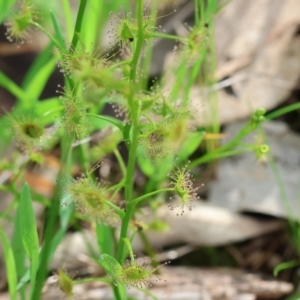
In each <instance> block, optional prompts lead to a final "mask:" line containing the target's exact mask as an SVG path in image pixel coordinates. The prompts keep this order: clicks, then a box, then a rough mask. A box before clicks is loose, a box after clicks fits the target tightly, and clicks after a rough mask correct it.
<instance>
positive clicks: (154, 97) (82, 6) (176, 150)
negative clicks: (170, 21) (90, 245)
mask: <svg viewBox="0 0 300 300" xmlns="http://www.w3.org/2000/svg"><path fill="white" fill-rule="evenodd" d="M72 2H73V1H69V0H57V1H51V3H50V4H51V7H46V3H44V1H34V0H20V1H15V0H0V18H1V21H2V22H3V23H4V25H5V26H6V30H7V31H6V35H7V39H8V41H9V42H11V43H13V44H15V47H20V48H21V47H24V45H26V44H27V43H30V42H31V41H32V40H34V37H35V36H36V35H37V34H38V35H44V37H45V38H46V40H47V44H46V46H45V48H44V49H43V50H42V51H41V52H40V53H39V54H38V56H37V57H36V59H35V61H34V62H33V64H32V65H31V67H30V69H29V70H28V72H27V74H26V76H25V78H24V80H23V83H22V85H21V86H18V85H17V84H15V83H14V82H13V81H12V80H11V79H10V78H9V77H8V76H7V75H5V74H4V72H0V85H1V86H2V87H3V88H4V89H6V90H7V91H8V92H10V93H11V94H12V95H13V96H14V97H15V99H16V104H15V106H14V108H13V109H12V110H11V111H5V110H2V116H1V118H0V124H1V129H2V130H1V131H0V138H1V143H0V151H1V160H0V171H1V172H2V174H3V176H2V177H1V182H0V189H1V190H2V191H5V192H6V193H8V194H10V195H11V197H12V202H11V204H10V205H9V206H8V207H7V208H6V209H5V210H4V211H3V212H1V218H2V220H6V221H8V222H10V224H11V227H13V233H12V235H10V234H9V233H8V232H6V230H5V228H0V239H1V243H2V246H3V250H4V251H3V253H4V258H5V263H6V270H7V281H8V287H9V293H10V299H12V300H16V299H22V300H25V299H31V300H38V299H41V298H42V289H43V286H44V284H45V281H46V279H47V276H49V268H48V266H49V262H50V261H51V259H52V258H53V256H54V254H55V252H56V249H57V247H58V246H59V245H60V243H61V241H62V240H63V238H64V236H65V234H66V232H67V230H68V228H69V226H74V224H75V228H80V226H81V224H82V223H83V222H87V223H89V224H91V228H92V229H93V230H94V231H95V235H96V237H97V244H98V246H99V253H100V254H98V256H96V257H93V259H94V260H95V261H96V262H97V263H99V265H101V266H102V267H103V269H104V270H105V272H106V275H105V276H103V277H101V278H92V277H91V278H83V279H82V278H80V279H78V278H77V279H76V278H71V277H72V276H69V275H68V273H67V272H66V271H65V270H64V269H63V265H62V266H61V269H59V270H57V272H56V277H57V284H58V285H59V287H60V289H61V290H62V292H63V293H64V294H65V295H66V296H67V297H71V296H72V295H73V287H74V285H77V284H81V283H83V282H91V281H104V282H107V283H108V284H110V286H111V288H112V291H113V295H114V299H117V300H124V299H127V293H126V289H127V288H130V287H133V288H138V289H140V290H142V291H144V292H145V293H147V295H151V293H150V292H149V291H148V290H147V288H148V287H149V286H151V285H153V284H155V283H156V282H157V281H161V280H162V279H160V276H159V271H160V267H161V266H163V265H165V264H167V263H169V262H165V263H162V264H161V265H159V264H158V263H157V262H155V260H154V262H153V261H152V260H149V259H148V258H149V256H151V255H152V254H153V253H154V251H153V249H152V248H151V245H149V243H148V242H147V239H146V236H145V235H144V236H143V237H144V240H145V239H146V240H145V252H146V256H147V257H148V258H136V256H135V253H134V249H132V246H131V242H132V239H133V238H134V236H135V235H137V234H142V232H143V231H145V230H147V226H146V224H144V223H143V220H138V219H137V218H136V212H137V211H138V210H139V209H140V208H141V207H147V206H148V207H150V208H151V209H153V210H154V211H155V209H156V207H157V206H158V205H166V206H168V207H169V208H170V210H172V211H173V213H174V214H175V215H177V216H178V218H181V217H182V215H185V214H188V213H189V211H190V210H192V209H193V207H194V205H195V203H196V202H197V201H198V200H199V199H200V197H199V189H200V187H201V183H200V184H195V180H194V176H193V174H195V170H199V169H197V168H199V166H200V165H201V164H204V163H206V164H208V163H210V162H212V161H214V160H216V159H219V158H221V157H225V156H230V155H235V154H238V153H241V152H245V151H253V152H254V153H255V154H256V155H257V156H258V158H263V157H265V156H266V155H267V153H268V146H267V145H266V144H265V143H259V144H253V145H245V144H242V143H241V140H242V138H243V137H244V136H246V135H248V134H249V133H251V132H252V131H254V130H256V129H258V128H259V127H260V124H261V123H262V122H263V121H264V120H265V119H266V118H265V116H264V114H265V111H264V109H259V110H258V111H256V112H254V113H253V116H252V118H251V120H250V121H249V122H248V123H247V125H246V126H245V127H244V128H243V129H242V130H241V131H240V132H239V134H238V135H237V136H236V137H234V138H233V139H232V140H231V141H230V142H229V143H228V144H225V145H223V146H218V139H217V138H215V139H206V137H207V136H208V135H209V136H214V137H218V132H219V127H220V126H219V123H218V106H217V98H216V96H215V95H212V96H211V95H206V96H205V99H203V100H205V101H208V102H209V106H208V107H209V109H208V110H207V111H204V112H203V111H202V110H201V107H202V105H201V103H198V104H196V105H192V100H193V99H191V98H190V91H191V88H192V86H193V85H195V84H198V85H202V86H206V85H210V84H212V83H214V69H215V58H214V43H213V28H214V24H213V21H214V17H215V16H216V15H217V14H218V12H219V11H220V10H221V8H222V7H221V6H220V3H219V1H217V0H208V1H202V0H195V3H194V11H195V15H194V24H189V25H185V27H186V34H185V35H183V36H177V35H172V34H169V33H167V32H165V30H164V27H163V26H161V23H162V22H163V20H164V18H165V17H166V16H170V15H171V16H172V15H176V9H177V8H176V7H174V3H172V1H164V0H162V1H156V0H153V1H149V2H147V3H146V1H144V0H135V1H123V0H115V1H109V0H106V1H105V0H103V1H99V0H89V1H87V0H80V1H78V7H76V11H75V10H74V7H71V4H72ZM158 39H169V40H171V41H172V42H173V43H174V46H175V48H176V51H175V57H176V59H175V60H174V61H173V65H171V66H170V69H172V70H173V72H174V74H176V80H174V82H172V83H171V84H168V85H165V80H164V73H162V74H161V76H160V77H159V78H156V79H155V80H151V78H150V67H151V62H152V59H153V57H152V56H153V55H152V54H153V48H154V46H155V44H156V41H157V40H158ZM55 67H57V68H59V69H60V71H61V72H62V73H63V75H64V85H61V86H58V87H57V91H56V92H57V93H56V95H57V96H56V97H51V98H49V99H43V101H39V98H40V97H41V93H42V91H43V90H44V87H45V85H46V84H47V81H48V79H49V77H50V75H51V74H52V72H53V70H54V69H55ZM195 107H196V108H195ZM107 108H109V109H107ZM289 109H290V110H292V109H295V107H291V108H287V109H285V110H284V111H282V110H281V111H277V113H275V114H274V113H273V115H270V116H269V118H272V117H276V116H278V115H280V114H282V113H285V112H286V111H287V110H289ZM106 111H111V113H105V112H106ZM204 115H205V118H204ZM201 118H203V119H206V120H208V119H209V120H210V122H206V127H205V128H204V127H201V126H200V125H199V124H202V126H204V125H203V124H204V121H203V122H201V123H200V122H195V121H198V120H199V119H201ZM192 123H193V124H192ZM195 124H196V125H195ZM197 124H198V125H197ZM99 132H100V133H101V132H102V133H103V132H104V133H106V134H105V135H103V137H102V138H100V139H97V138H94V137H95V135H96V134H97V133H99ZM202 142H203V147H201V151H200V150H199V147H200V145H201V143H202ZM121 150H122V151H121ZM49 153H52V155H55V156H56V157H57V159H58V160H59V161H60V163H59V171H58V174H57V176H56V182H55V186H54V190H53V192H52V193H51V195H50V196H47V197H46V196H45V195H44V194H42V193H39V192H38V191H35V190H34V189H33V188H32V187H31V185H30V183H29V182H27V179H26V178H27V177H26V176H25V175H26V171H27V170H28V167H29V166H30V165H32V164H33V163H34V164H35V165H43V164H44V162H45V158H46V155H47V154H49ZM53 153H55V154H53ZM191 157H192V159H191ZM105 158H108V159H113V160H114V161H116V162H117V165H118V169H117V171H115V172H116V173H117V174H113V176H111V178H109V179H108V180H107V179H105V178H98V177H101V176H100V175H99V174H101V172H100V173H99V170H101V169H102V168H103V167H104V166H105ZM137 168H139V171H138V172H139V173H141V172H142V173H143V176H144V177H145V178H146V182H145V184H143V185H142V186H137V185H136V180H137V176H138V174H139V173H138V172H137ZM162 200H163V201H162ZM34 202H40V203H42V204H43V205H44V207H45V217H44V218H45V219H44V221H43V226H42V228H39V230H37V222H36V217H35V215H34V210H33V203H34ZM12 216H13V217H12ZM38 231H39V234H38ZM153 266H155V267H153ZM152 297H153V298H154V299H157V298H155V296H154V295H152Z"/></svg>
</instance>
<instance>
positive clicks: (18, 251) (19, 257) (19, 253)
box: [11, 210, 29, 299]
mask: <svg viewBox="0 0 300 300" xmlns="http://www.w3.org/2000/svg"><path fill="white" fill-rule="evenodd" d="M19 213H20V211H19V210H17V215H16V217H15V220H14V233H13V237H12V243H11V244H12V249H13V252H14V257H15V263H16V268H17V276H18V279H20V278H21V277H22V276H23V275H24V273H25V271H26V267H25V258H26V252H25V248H24V246H23V241H22V234H21V232H20V228H21V226H20V225H19V220H20V216H19ZM28 278H29V276H28ZM17 289H18V287H17ZM20 292H21V293H22V294H23V295H25V294H24V293H25V287H24V289H22V290H21V291H20ZM23 299H25V298H24V297H23Z"/></svg>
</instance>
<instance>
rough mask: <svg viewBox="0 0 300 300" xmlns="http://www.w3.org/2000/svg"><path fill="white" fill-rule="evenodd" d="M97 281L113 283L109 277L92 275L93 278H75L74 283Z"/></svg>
mask: <svg viewBox="0 0 300 300" xmlns="http://www.w3.org/2000/svg"><path fill="white" fill-rule="evenodd" d="M96 281H99V282H105V283H109V284H110V283H111V280H110V279H109V278H107V277H92V278H83V279H78V280H73V285H76V284H82V283H87V282H96Z"/></svg>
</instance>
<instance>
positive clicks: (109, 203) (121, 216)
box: [106, 201, 125, 219]
mask: <svg viewBox="0 0 300 300" xmlns="http://www.w3.org/2000/svg"><path fill="white" fill-rule="evenodd" d="M106 203H107V204H108V205H109V206H110V207H111V208H113V209H114V210H115V211H116V213H117V214H118V215H119V217H120V218H121V219H122V218H123V217H124V215H125V214H124V211H123V210H122V209H120V208H119V207H118V206H116V205H114V204H113V203H112V202H110V201H107V202H106Z"/></svg>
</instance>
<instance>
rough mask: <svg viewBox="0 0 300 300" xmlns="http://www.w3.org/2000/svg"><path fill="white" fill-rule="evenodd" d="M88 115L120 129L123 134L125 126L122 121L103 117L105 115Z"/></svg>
mask: <svg viewBox="0 0 300 300" xmlns="http://www.w3.org/2000/svg"><path fill="white" fill-rule="evenodd" d="M86 115H87V116H91V117H94V118H98V119H101V120H103V121H106V122H109V123H110V124H112V125H114V126H116V127H118V128H119V129H120V130H121V131H122V132H123V128H124V125H123V123H122V122H121V121H120V120H118V119H116V118H113V117H109V116H103V115H96V114H91V113H87V114H86Z"/></svg>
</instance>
